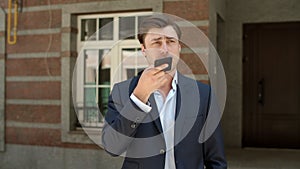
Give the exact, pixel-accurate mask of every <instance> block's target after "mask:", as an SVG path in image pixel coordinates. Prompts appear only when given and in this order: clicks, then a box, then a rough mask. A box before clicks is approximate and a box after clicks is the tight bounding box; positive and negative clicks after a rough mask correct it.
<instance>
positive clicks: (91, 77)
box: [84, 50, 99, 85]
mask: <svg viewBox="0 0 300 169" xmlns="http://www.w3.org/2000/svg"><path fill="white" fill-rule="evenodd" d="M98 63H99V55H98V50H85V51H84V68H85V84H86V85H93V84H96V81H97V79H96V77H97V67H98Z"/></svg>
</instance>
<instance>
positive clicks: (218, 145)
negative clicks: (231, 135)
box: [203, 125, 227, 169]
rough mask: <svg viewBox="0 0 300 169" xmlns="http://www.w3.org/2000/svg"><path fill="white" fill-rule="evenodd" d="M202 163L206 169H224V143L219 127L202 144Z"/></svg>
mask: <svg viewBox="0 0 300 169" xmlns="http://www.w3.org/2000/svg"><path fill="white" fill-rule="evenodd" d="M203 145H204V163H205V166H206V168H207V169H226V168H227V162H226V159H225V153H224V143H223V137H222V132H221V127H220V125H219V126H218V127H217V128H216V130H215V132H214V133H213V135H212V136H211V137H210V138H209V139H208V140H207V141H206V142H205V143H204V144H203Z"/></svg>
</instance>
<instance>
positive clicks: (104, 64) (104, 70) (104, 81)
mask: <svg viewBox="0 0 300 169" xmlns="http://www.w3.org/2000/svg"><path fill="white" fill-rule="evenodd" d="M109 51H110V50H109V49H101V50H99V59H100V62H101V63H100V64H99V74H98V75H99V83H98V84H99V85H109V84H110V69H111V62H110V61H111V58H110V56H109V55H108V54H109Z"/></svg>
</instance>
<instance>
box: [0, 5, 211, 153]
mask: <svg viewBox="0 0 300 169" xmlns="http://www.w3.org/2000/svg"><path fill="white" fill-rule="evenodd" d="M91 1H96V0H64V1H61V0H50V2H51V6H48V5H49V4H48V2H49V1H48V0H30V1H23V3H24V4H23V9H24V10H23V12H21V13H20V15H19V22H18V40H17V44H15V45H8V44H7V48H6V105H5V116H6V130H5V131H6V133H5V137H6V143H7V144H27V145H45V146H61V147H78V148H97V146H95V145H86V144H71V143H63V142H62V141H61V121H62V120H61V76H62V73H61V57H62V55H64V53H63V52H61V51H62V50H61V43H62V42H61V39H62V38H61V36H62V34H61V33H62V32H63V31H65V30H64V29H62V26H61V25H62V10H61V9H60V6H61V5H64V4H72V3H74V4H75V3H84V2H91ZM1 6H2V7H3V8H7V1H5V2H2V3H1ZM163 12H166V13H170V14H174V15H177V16H179V17H182V18H184V19H187V20H190V21H192V22H193V23H196V26H198V27H199V28H200V29H201V30H203V31H204V33H205V34H208V26H209V25H208V0H183V1H165V2H163ZM203 23H204V24H203ZM197 24H198V25H197ZM1 34H4V33H1ZM0 57H2V58H3V57H4V56H0ZM182 60H183V61H185V62H186V64H188V65H190V68H192V71H193V73H195V74H197V75H207V71H206V70H205V69H204V68H203V67H200V68H199V67H198V65H199V64H200V65H201V61H200V60H199V59H198V58H196V56H195V55H194V54H193V53H191V52H186V53H183V54H182ZM202 80H203V81H205V82H207V80H206V79H202ZM62 104H63V103H62Z"/></svg>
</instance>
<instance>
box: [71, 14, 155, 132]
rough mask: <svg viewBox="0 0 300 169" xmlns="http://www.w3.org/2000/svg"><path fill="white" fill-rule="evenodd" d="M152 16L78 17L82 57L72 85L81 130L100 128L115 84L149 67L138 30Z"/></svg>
mask: <svg viewBox="0 0 300 169" xmlns="http://www.w3.org/2000/svg"><path fill="white" fill-rule="evenodd" d="M149 15H151V13H150V12H139V13H119V14H99V15H82V16H79V17H78V27H79V34H78V38H77V39H78V41H77V44H78V46H77V49H78V53H79V56H78V59H77V64H76V69H75V70H76V71H75V74H74V75H76V76H75V77H76V80H75V81H74V82H75V85H74V84H73V85H74V86H75V96H73V97H75V98H74V105H75V106H76V109H77V117H78V126H80V127H85V128H97V127H101V126H102V125H103V116H104V115H105V112H106V111H107V102H108V96H109V94H110V90H111V88H112V87H113V84H114V83H116V82H120V81H123V80H126V79H129V78H131V77H133V76H134V75H136V74H137V73H138V72H139V71H141V70H143V69H144V68H145V67H147V61H146V59H145V58H144V57H143V56H142V54H141V52H140V44H139V42H138V40H137V31H138V30H137V29H138V24H139V23H140V22H141V20H142V19H143V18H145V17H147V16H149ZM74 86H73V87H74ZM73 89H74V88H73Z"/></svg>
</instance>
